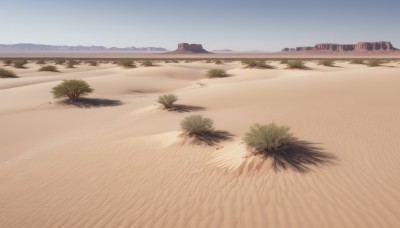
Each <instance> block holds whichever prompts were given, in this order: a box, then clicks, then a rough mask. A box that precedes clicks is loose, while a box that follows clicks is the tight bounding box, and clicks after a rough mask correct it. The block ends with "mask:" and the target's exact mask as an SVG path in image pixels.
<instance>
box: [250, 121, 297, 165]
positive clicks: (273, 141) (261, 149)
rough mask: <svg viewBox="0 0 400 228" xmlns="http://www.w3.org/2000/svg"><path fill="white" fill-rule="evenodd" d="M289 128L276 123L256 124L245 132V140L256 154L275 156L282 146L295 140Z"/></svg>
mask: <svg viewBox="0 0 400 228" xmlns="http://www.w3.org/2000/svg"><path fill="white" fill-rule="evenodd" d="M289 130H290V128H289V127H285V126H277V125H276V124H275V123H271V124H268V125H261V124H254V125H253V126H251V127H250V130H249V131H248V132H247V133H246V134H245V136H244V138H243V141H244V143H246V145H247V147H249V148H250V149H253V152H254V153H255V154H261V155H263V156H264V157H265V158H267V157H270V156H272V157H274V156H275V155H276V154H279V152H280V149H282V147H284V146H285V145H286V144H288V143H290V142H292V141H293V140H294V138H293V136H292V134H291V133H289Z"/></svg>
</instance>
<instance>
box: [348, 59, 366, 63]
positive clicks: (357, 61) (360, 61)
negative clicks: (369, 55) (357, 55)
mask: <svg viewBox="0 0 400 228" xmlns="http://www.w3.org/2000/svg"><path fill="white" fill-rule="evenodd" d="M350 63H351V64H364V60H362V59H352V60H351V61H350Z"/></svg>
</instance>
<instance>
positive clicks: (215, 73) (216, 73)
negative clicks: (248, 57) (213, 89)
mask: <svg viewBox="0 0 400 228" xmlns="http://www.w3.org/2000/svg"><path fill="white" fill-rule="evenodd" d="M207 76H208V77H209V78H225V77H229V74H227V73H226V71H225V70H222V69H211V70H209V71H207Z"/></svg>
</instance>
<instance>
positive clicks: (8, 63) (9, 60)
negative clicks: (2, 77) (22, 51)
mask: <svg viewBox="0 0 400 228" xmlns="http://www.w3.org/2000/svg"><path fill="white" fill-rule="evenodd" d="M12 62H13V61H12V59H5V60H3V63H4V65H6V66H10V65H11V63H12Z"/></svg>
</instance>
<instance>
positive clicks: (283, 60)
mask: <svg viewBox="0 0 400 228" xmlns="http://www.w3.org/2000/svg"><path fill="white" fill-rule="evenodd" d="M280 63H281V64H288V63H289V60H288V59H282V60H281V61H280Z"/></svg>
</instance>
